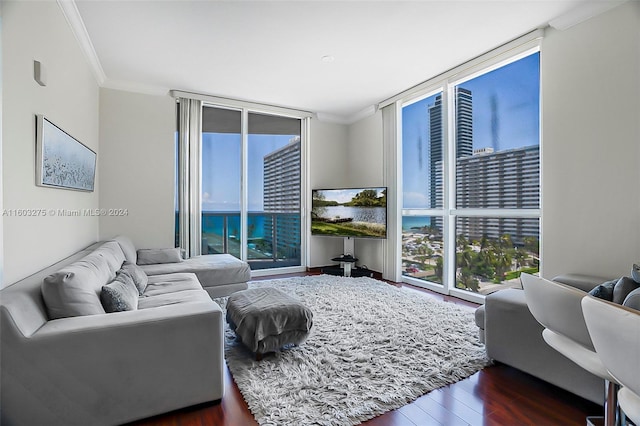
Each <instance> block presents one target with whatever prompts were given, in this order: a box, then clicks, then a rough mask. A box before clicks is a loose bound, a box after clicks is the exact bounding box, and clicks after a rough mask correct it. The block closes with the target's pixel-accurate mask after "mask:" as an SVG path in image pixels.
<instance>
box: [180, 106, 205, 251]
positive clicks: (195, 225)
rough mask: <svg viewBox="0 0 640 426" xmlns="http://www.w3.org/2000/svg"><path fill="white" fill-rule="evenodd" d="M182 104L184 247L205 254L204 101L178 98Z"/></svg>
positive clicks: (181, 220) (182, 217)
mask: <svg viewBox="0 0 640 426" xmlns="http://www.w3.org/2000/svg"><path fill="white" fill-rule="evenodd" d="M178 101H179V103H180V120H179V129H178V133H179V139H178V144H179V150H178V158H179V163H178V203H179V208H180V215H179V231H180V248H182V249H183V250H185V251H186V253H187V257H192V256H198V255H200V254H201V253H202V247H201V242H200V234H201V229H200V228H201V226H202V224H201V222H200V217H201V213H202V211H201V209H202V205H201V203H200V201H201V197H200V194H201V191H200V185H201V177H200V153H201V143H200V142H201V137H202V101H200V100H195V99H188V98H178Z"/></svg>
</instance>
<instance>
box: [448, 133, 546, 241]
mask: <svg viewBox="0 0 640 426" xmlns="http://www.w3.org/2000/svg"><path fill="white" fill-rule="evenodd" d="M456 206H457V207H458V208H488V209H538V208H540V147H539V146H538V145H533V146H527V147H522V148H515V149H508V150H505V151H499V152H488V151H485V152H482V151H480V152H478V153H477V154H476V155H473V156H471V157H464V158H458V160H457V161H456ZM456 229H457V233H458V234H462V235H465V236H467V237H468V238H472V239H480V238H482V236H483V235H486V236H487V237H488V238H490V239H495V238H498V237H500V236H502V235H504V234H509V235H510V236H511V239H512V240H513V242H514V243H516V244H522V243H523V239H524V237H535V238H538V237H539V234H540V225H539V220H538V218H490V217H459V218H458V220H457V225H456Z"/></svg>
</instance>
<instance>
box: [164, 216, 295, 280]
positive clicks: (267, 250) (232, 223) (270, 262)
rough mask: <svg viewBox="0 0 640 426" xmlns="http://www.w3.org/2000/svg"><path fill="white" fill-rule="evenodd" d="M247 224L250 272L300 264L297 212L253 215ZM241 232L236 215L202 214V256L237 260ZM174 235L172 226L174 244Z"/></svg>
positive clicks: (249, 217) (239, 250) (239, 251)
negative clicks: (231, 256) (219, 255)
mask: <svg viewBox="0 0 640 426" xmlns="http://www.w3.org/2000/svg"><path fill="white" fill-rule="evenodd" d="M176 216H177V213H176ZM247 222H248V223H247V261H248V262H249V265H251V268H252V269H267V268H279V267H285V266H299V265H300V264H301V254H300V214H299V213H267V212H259V213H256V212H254V213H249V214H248V220H247ZM176 223H178V222H177V220H176ZM241 229H242V228H241V223H240V212H203V213H202V254H220V253H228V254H231V255H233V256H235V257H237V258H240V256H241V255H240V253H241V240H240V239H241V237H240V235H241ZM177 236H178V229H177V227H176V241H177V240H178V237H177Z"/></svg>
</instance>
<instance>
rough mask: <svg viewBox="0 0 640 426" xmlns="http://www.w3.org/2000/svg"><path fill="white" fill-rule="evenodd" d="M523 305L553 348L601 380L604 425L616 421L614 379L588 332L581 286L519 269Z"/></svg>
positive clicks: (615, 383) (609, 425)
mask: <svg viewBox="0 0 640 426" xmlns="http://www.w3.org/2000/svg"><path fill="white" fill-rule="evenodd" d="M520 279H521V281H522V287H523V288H524V292H525V297H526V300H527V306H528V307H529V310H530V311H531V314H532V315H533V316H534V318H535V319H536V320H537V321H538V322H539V323H540V324H542V326H543V327H544V330H543V331H542V337H543V338H544V340H545V342H547V344H548V345H549V346H551V347H552V348H553V349H555V350H556V351H558V352H559V353H561V354H562V355H564V356H565V357H567V358H569V359H570V360H571V361H573V362H575V363H576V364H578V365H579V366H580V367H582V368H584V369H585V370H587V371H589V372H590V373H592V374H594V375H596V376H598V377H601V378H602V379H604V380H605V404H604V408H605V410H604V414H605V415H604V420H605V425H606V426H614V425H615V423H616V417H617V416H616V414H617V413H616V411H617V408H616V407H617V401H616V390H617V389H616V385H618V383H617V381H616V380H615V379H614V378H613V376H612V375H611V374H610V373H609V371H607V369H606V368H605V366H604V364H603V363H602V361H601V360H600V357H599V356H598V354H597V353H596V350H595V348H594V346H593V342H592V341H591V337H590V336H589V331H588V330H587V325H586V324H585V321H584V316H583V314H582V305H581V301H582V299H583V298H584V297H585V296H587V293H585V292H584V291H582V290H578V289H576V288H574V287H570V286H567V285H564V284H560V283H556V282H553V281H549V280H546V279H544V278H541V277H537V276H534V275H530V274H525V273H523V274H522V275H521V276H520Z"/></svg>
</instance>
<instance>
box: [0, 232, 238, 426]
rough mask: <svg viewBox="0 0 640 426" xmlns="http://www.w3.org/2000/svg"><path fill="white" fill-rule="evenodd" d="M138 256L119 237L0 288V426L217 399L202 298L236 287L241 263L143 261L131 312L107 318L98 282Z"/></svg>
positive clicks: (133, 415) (106, 417)
mask: <svg viewBox="0 0 640 426" xmlns="http://www.w3.org/2000/svg"><path fill="white" fill-rule="evenodd" d="M136 255H137V253H136V250H135V248H133V245H132V244H131V242H130V241H129V240H128V239H126V238H124V237H118V238H117V239H116V240H111V241H107V242H99V243H96V244H94V245H92V246H90V247H87V248H86V249H84V250H81V251H79V252H77V253H75V254H74V255H72V256H70V257H68V258H66V259H64V260H62V261H60V262H58V263H56V264H54V265H52V266H50V267H48V268H46V269H44V270H42V271H40V272H37V273H35V274H34V275H31V276H30V277H27V278H25V279H23V280H21V281H19V282H16V283H15V284H12V285H10V286H8V287H6V288H4V289H2V290H1V291H0V327H1V328H0V339H1V345H0V362H1V367H2V368H1V373H0V410H1V419H0V423H1V424H3V425H5V424H6V425H12V426H19V425H65V426H66V425H115V424H122V423H126V422H130V421H133V420H136V419H141V418H146V417H150V416H153V415H156V414H160V413H164V412H168V411H172V410H175V409H178V408H182V407H186V406H190V405H194V404H199V403H203V402H208V401H215V400H219V399H221V398H222V396H223V393H224V384H223V363H224V359H223V320H224V319H223V316H222V311H221V309H220V308H219V306H218V305H217V304H216V303H215V302H214V301H212V300H211V295H226V294H229V293H231V292H233V291H234V290H235V289H239V288H246V281H247V280H248V279H249V277H250V271H249V267H248V265H247V264H246V263H245V262H241V261H239V260H237V259H234V260H235V261H234V260H232V259H228V258H227V257H226V256H224V255H211V256H222V258H211V257H208V256H203V258H200V259H198V258H196V259H194V260H184V261H180V262H176V263H175V264H169V263H167V264H162V265H145V266H144V267H142V268H144V269H145V270H146V271H148V277H147V278H148V279H147V280H146V281H148V282H147V283H146V288H144V290H143V291H142V294H139V295H138V294H137V293H136V297H138V299H137V308H136V309H133V310H127V311H123V312H114V313H105V310H104V308H103V306H102V304H101V300H100V296H101V288H102V286H104V285H106V284H107V283H108V282H110V281H112V280H114V277H115V276H116V275H117V274H118V269H119V268H121V266H122V265H123V264H124V263H125V262H124V261H125V260H129V261H132V260H133V261H134V262H135V260H136V259H135V258H134V256H136ZM216 268H219V271H218V272H219V273H216V272H215V271H213V270H214V269H216ZM143 275H144V274H143ZM47 277H48V278H47ZM199 277H202V278H199ZM45 278H46V279H45ZM201 280H202V281H204V282H201ZM241 280H244V282H240V281H241ZM43 283H44V284H43ZM217 284H219V285H217ZM203 285H205V286H204V289H203ZM205 290H206V291H205ZM136 292H137V290H136ZM54 318H55V319H54Z"/></svg>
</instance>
